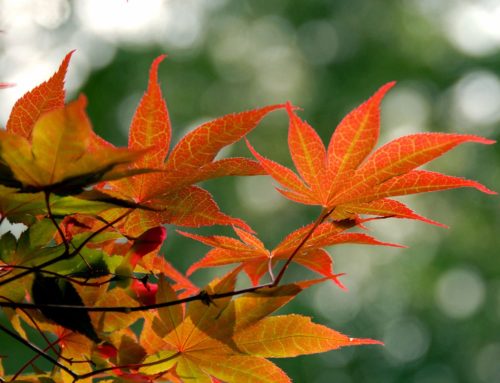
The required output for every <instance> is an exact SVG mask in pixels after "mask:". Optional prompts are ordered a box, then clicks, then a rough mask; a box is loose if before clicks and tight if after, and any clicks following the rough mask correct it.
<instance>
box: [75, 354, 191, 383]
mask: <svg viewBox="0 0 500 383" xmlns="http://www.w3.org/2000/svg"><path fill="white" fill-rule="evenodd" d="M180 354H181V353H180V352H176V353H175V354H173V355H170V356H169V357H167V358H163V359H159V360H157V361H155V362H149V363H140V364H124V365H121V366H120V365H118V366H113V367H106V368H101V369H99V370H94V371H91V372H88V373H86V374H82V375H79V376H78V378H76V379H75V380H74V382H76V381H77V380H80V379H86V378H90V377H92V376H95V375H99V374H101V373H103V372H106V371H112V370H116V369H120V370H121V369H125V368H126V369H131V368H132V369H139V368H141V367H149V366H155V365H157V364H160V363H163V362H167V361H169V360H172V359H174V358H177V357H178V356H179V355H180Z"/></svg>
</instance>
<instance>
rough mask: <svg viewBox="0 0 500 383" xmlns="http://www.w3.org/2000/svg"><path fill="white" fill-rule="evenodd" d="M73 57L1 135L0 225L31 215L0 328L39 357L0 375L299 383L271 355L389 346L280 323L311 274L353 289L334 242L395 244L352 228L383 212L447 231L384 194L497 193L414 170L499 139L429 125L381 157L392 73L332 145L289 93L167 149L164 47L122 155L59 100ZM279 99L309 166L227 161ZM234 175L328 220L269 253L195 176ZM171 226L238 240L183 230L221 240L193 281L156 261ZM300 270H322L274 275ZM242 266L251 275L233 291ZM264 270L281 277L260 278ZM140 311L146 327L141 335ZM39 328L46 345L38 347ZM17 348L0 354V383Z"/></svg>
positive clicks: (294, 151) (6, 237)
mask: <svg viewBox="0 0 500 383" xmlns="http://www.w3.org/2000/svg"><path fill="white" fill-rule="evenodd" d="M71 55H72V53H69V54H68V55H67V56H66V58H65V59H64V60H63V62H62V64H61V66H60V68H59V70H58V71H57V72H56V73H55V74H54V75H53V76H52V77H51V78H50V79H49V80H48V81H46V82H44V83H43V84H41V85H39V86H38V87H36V88H34V89H33V90H32V91H30V92H28V93H27V94H26V95H24V96H23V97H22V98H21V99H20V100H19V101H18V102H17V103H16V104H15V105H14V107H13V110H12V112H11V115H10V118H9V120H8V122H7V125H6V129H5V130H0V217H1V220H2V222H3V221H4V220H8V221H10V222H13V223H17V222H21V223H24V224H25V225H26V230H25V231H24V232H23V233H22V234H21V235H20V237H19V238H16V237H14V236H13V235H12V234H11V233H6V234H3V235H2V236H1V238H0V307H2V310H3V312H4V313H5V315H6V316H7V318H8V320H9V322H10V323H9V326H6V325H3V324H0V331H3V332H4V333H5V334H6V336H11V337H13V338H15V339H16V340H17V341H19V342H21V343H23V344H24V345H25V346H26V347H27V348H31V350H32V351H33V352H34V353H35V354H34V356H33V358H31V359H27V360H26V364H25V365H24V367H23V368H21V369H20V370H18V371H17V372H15V373H11V374H10V375H5V376H4V378H3V380H5V381H25V382H74V381H82V382H92V381H94V380H95V379H98V378H101V379H102V378H104V379H108V380H101V381H106V382H128V381H134V382H137V381H139V382H153V381H172V382H207V383H208V382H288V381H290V380H289V378H288V377H287V375H286V374H285V373H284V372H283V371H282V370H280V369H279V368H278V367H277V366H276V365H275V364H273V363H272V362H270V361H269V360H268V358H282V357H295V356H297V355H303V354H309V353H318V352H324V351H328V350H332V349H336V348H339V347H344V346H353V345H362V344H376V343H379V342H377V341H375V340H371V339H357V338H350V337H348V336H345V335H342V334H340V333H338V332H336V331H334V330H331V329H328V328H326V327H324V326H322V325H319V324H315V323H312V322H311V320H310V318H307V317H304V316H301V315H294V314H292V315H277V316H272V315H271V314H272V313H273V312H274V311H276V310H277V309H279V308H280V307H282V306H284V305H285V304H286V303H288V302H289V301H290V300H292V299H293V298H294V297H295V296H296V295H297V294H299V293H300V291H302V290H303V289H306V288H308V287H310V286H312V285H315V284H317V283H321V282H324V281H328V280H332V281H334V282H335V283H337V284H338V285H340V287H342V284H341V282H340V281H339V278H338V277H339V274H335V273H334V270H333V263H332V260H331V257H330V255H329V253H328V251H327V249H326V248H327V247H329V246H333V245H336V244H341V243H358V244H367V245H389V246H398V245H395V244H390V243H385V242H382V241H380V240H377V239H375V238H373V237H371V236H369V235H367V234H365V233H363V232H359V231H352V230H351V229H353V228H356V227H357V228H361V229H362V228H363V227H364V226H363V223H364V222H366V221H368V220H371V219H374V218H375V219H376V218H380V217H384V218H388V217H393V218H406V219H416V220H421V221H424V222H427V223H434V224H435V223H436V222H434V221H431V220H429V219H427V218H424V217H422V216H420V215H418V214H416V213H414V212H413V211H412V210H411V209H410V208H408V207H407V206H405V205H404V204H403V203H401V202H399V201H396V200H394V199H392V198H390V197H394V196H398V195H405V194H412V193H421V192H428V191H435V190H444V189H450V188H457V187H473V188H476V189H478V190H480V191H483V192H486V193H493V192H492V191H490V190H489V189H487V188H486V187H484V186H483V185H481V184H479V183H477V182H475V181H470V180H465V179H462V178H457V177H452V176H447V175H443V174H439V173H435V172H430V171H427V170H418V169H417V168H418V167H419V166H421V165H423V164H425V163H427V162H429V161H431V160H432V159H434V158H436V157H438V156H440V155H442V154H443V153H445V152H446V151H448V150H450V149H452V148H453V147H455V146H457V145H459V144H462V143H465V142H478V143H483V144H490V143H492V141H490V140H487V139H484V138H481V137H477V136H473V135H460V134H444V133H421V134H415V135H410V136H406V137H402V138H400V139H397V140H394V141H392V142H389V143H388V144H386V145H384V146H382V147H380V148H379V149H376V150H374V147H375V145H376V143H377V140H378V136H379V127H380V103H381V101H382V98H383V96H384V94H385V93H386V92H387V91H388V90H389V88H390V87H391V86H392V85H393V84H392V83H390V84H387V85H385V86H383V87H382V88H381V89H380V90H378V91H377V92H376V93H375V95H374V96H373V97H371V98H370V99H369V100H368V101H366V102H365V103H364V104H362V105H361V106H360V107H358V108H357V109H355V110H354V111H352V112H351V113H350V114H348V115H347V116H346V117H345V118H344V120H343V121H342V122H341V123H340V124H339V126H338V127H337V128H336V129H335V131H334V133H333V135H332V138H331V140H330V143H329V145H328V147H327V148H325V146H324V144H323V142H322V141H321V139H320V138H319V136H318V134H317V133H316V132H315V130H314V129H313V128H312V127H311V126H309V125H308V124H307V123H306V122H304V121H302V120H301V119H300V118H299V117H298V116H297V114H296V112H295V110H296V109H295V108H294V107H293V106H292V105H291V104H290V103H288V104H280V105H271V106H267V107H263V108H260V109H254V110H250V111H247V112H241V113H235V114H230V115H226V116H223V117H221V118H218V119H215V120H213V121H209V122H206V123H204V124H202V125H201V126H199V127H197V128H196V129H194V130H193V131H191V132H189V133H188V134H186V135H185V136H184V137H183V138H181V139H180V141H179V142H178V143H177V144H176V145H175V146H174V147H173V149H172V150H170V144H171V136H172V130H171V129H172V128H171V124H170V120H169V115H168V110H167V106H166V103H165V101H164V99H163V96H162V92H161V88H160V84H159V81H158V66H159V64H160V62H161V61H162V60H163V59H164V56H160V57H158V58H157V59H156V60H154V62H153V64H152V66H151V70H150V74H149V83H148V87H147V90H146V92H145V94H144V96H143V98H142V99H141V101H140V104H139V106H138V107H137V110H136V112H135V115H134V117H133V119H132V123H131V126H130V134H129V144H128V147H127V148H116V147H115V146H113V145H112V144H110V143H108V142H106V141H105V140H103V139H102V138H100V137H99V136H97V135H96V133H95V132H94V131H93V128H92V125H91V123H90V121H89V119H88V117H87V114H86V111H85V108H86V104H87V101H86V99H85V97H84V96H80V97H78V98H77V100H76V101H73V102H70V103H68V104H66V103H65V93H64V78H65V74H66V70H67V68H68V65H69V62H70V58H71ZM7 85H8V84H5V83H2V84H0V87H1V88H4V87H6V86H7ZM277 109H286V111H287V112H288V116H289V136H288V144H289V148H290V154H291V157H292V160H293V163H294V164H295V167H296V168H297V172H298V174H297V173H295V172H293V171H292V170H290V169H288V168H285V167H284V166H282V165H279V164H278V163H276V162H273V161H272V160H269V159H267V158H265V157H264V156H262V155H261V154H259V153H258V152H257V151H256V150H255V149H254V148H253V147H252V145H251V144H250V143H249V142H248V141H247V144H248V147H249V149H250V151H251V153H252V154H253V155H254V157H255V158H256V160H253V159H249V158H223V159H216V156H217V154H218V153H219V151H220V150H221V149H222V148H224V147H225V146H227V145H230V144H233V143H235V142H236V141H239V140H241V139H242V138H245V136H246V135H247V134H248V133H249V132H250V131H252V130H253V129H254V128H255V127H256V126H257V125H258V124H259V122H260V121H261V120H262V118H264V117H265V116H266V115H267V114H268V113H270V112H272V111H275V110H277ZM235 175H236V176H252V175H269V176H271V177H273V178H274V179H275V180H276V181H277V182H278V183H279V185H280V187H279V189H278V190H279V191H280V193H282V194H283V195H284V196H285V197H286V198H289V199H291V200H293V201H295V202H298V203H302V204H307V205H320V206H322V212H321V214H320V216H319V217H318V219H317V220H316V221H314V222H312V223H311V224H309V225H307V226H304V227H302V228H299V229H297V230H295V231H294V232H292V233H290V234H289V235H287V236H286V237H285V238H284V240H283V241H282V242H281V243H279V244H278V245H277V246H275V247H274V248H273V249H272V250H269V249H268V248H267V247H266V246H265V245H264V244H263V243H262V242H261V241H260V240H259V238H258V236H257V235H256V233H255V232H254V231H253V230H252V229H251V228H250V227H249V226H248V225H247V224H246V223H245V222H244V221H243V220H242V219H239V218H234V217H231V216H228V215H227V214H224V213H223V212H221V211H220V209H219V208H218V206H217V204H216V203H215V201H214V200H213V198H212V196H211V195H210V194H209V193H208V192H207V191H206V190H204V189H203V188H201V187H199V186H196V184H197V183H199V182H200V181H204V180H208V179H213V178H219V177H226V176H235ZM370 216H371V217H370ZM164 224H171V225H177V226H184V227H192V228H195V227H200V226H211V225H230V226H232V227H233V229H234V231H235V233H236V237H237V238H236V237H227V236H217V235H214V236H208V237H207V236H201V235H198V234H194V233H191V232H189V233H188V232H185V231H182V232H181V234H183V235H185V236H187V237H190V238H192V239H194V240H197V241H200V242H202V243H204V244H206V245H208V246H210V247H211V250H209V251H208V253H207V254H206V255H205V256H204V257H202V258H201V259H200V260H199V261H198V262H196V263H194V264H193V265H191V267H190V268H189V269H188V270H187V272H186V273H187V275H185V274H183V273H182V272H180V271H178V270H176V269H175V268H174V267H173V266H172V265H171V264H170V263H169V262H168V261H167V260H166V258H165V256H164V255H162V254H161V253H160V248H161V245H162V243H163V242H164V241H165V240H166V238H167V232H166V230H165V227H164V226H163V225H164ZM168 256H169V255H168V254H167V257H168ZM292 262H295V263H297V264H299V265H301V266H303V267H306V268H308V269H310V270H312V271H313V272H315V273H317V274H319V276H318V278H317V279H315V280H309V281H306V280H305V281H297V282H296V283H294V284H285V285H284V284H282V283H280V282H281V280H282V277H283V275H284V273H285V271H286V270H287V267H288V266H289V265H290V263H292ZM228 264H235V268H234V270H233V271H232V272H230V273H229V274H227V275H226V276H224V277H221V278H216V279H215V280H214V281H212V282H211V283H210V284H209V285H208V286H206V287H204V288H199V287H197V286H195V285H194V284H193V283H192V282H191V281H190V280H189V278H188V277H189V276H190V275H191V274H192V273H193V272H195V271H196V270H199V269H202V268H206V267H216V266H221V265H228ZM242 272H244V273H246V274H247V275H248V277H249V278H250V280H251V282H252V285H251V286H249V287H247V288H243V289H241V290H237V289H236V281H237V278H238V276H239V275H240V273H242ZM265 276H267V279H268V280H269V279H270V280H271V282H268V283H262V280H263V279H264V277H265ZM141 319H142V320H143V322H142V325H141V326H140V327H139V328H140V330H137V329H136V330H135V331H133V330H132V329H131V328H132V327H131V326H133V325H134V324H136V323H139V322H138V321H139V320H141ZM28 328H32V329H34V331H35V332H38V333H39V334H41V337H42V338H41V339H43V342H41V343H40V344H38V345H35V344H33V342H32V340H31V336H30V335H29V334H32V332H33V331H27V329H28ZM134 328H135V327H134ZM49 334H51V335H49ZM2 353H5V351H4V350H2ZM11 357H12V355H8V354H7V355H6V356H5V359H4V360H3V361H1V360H0V375H4V373H3V369H2V363H4V364H5V365H9V358H11ZM41 358H43V359H47V360H49V361H50V362H51V363H52V365H53V369H52V370H51V371H40V370H39V369H38V368H37V367H36V364H37V361H38V360H39V359H41Z"/></svg>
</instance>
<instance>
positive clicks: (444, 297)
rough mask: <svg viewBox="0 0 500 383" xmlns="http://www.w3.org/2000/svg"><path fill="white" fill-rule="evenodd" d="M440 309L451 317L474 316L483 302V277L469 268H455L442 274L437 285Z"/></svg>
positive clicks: (437, 300) (436, 292) (437, 299)
mask: <svg viewBox="0 0 500 383" xmlns="http://www.w3.org/2000/svg"><path fill="white" fill-rule="evenodd" d="M435 294H436V302H437V305H438V307H439V309H440V310H441V311H442V312H443V313H444V314H446V315H447V316H449V317H451V318H456V319H464V318H468V317H470V316H472V315H473V314H474V313H475V312H476V311H477V310H478V309H479V308H480V307H481V305H482V304H483V302H484V297H485V285H484V281H483V279H482V277H481V276H480V275H479V274H478V273H477V272H476V271H474V270H472V269H469V268H455V269H451V270H448V271H446V272H445V273H444V274H442V275H441V277H440V278H439V280H438V282H437V286H436V291H435Z"/></svg>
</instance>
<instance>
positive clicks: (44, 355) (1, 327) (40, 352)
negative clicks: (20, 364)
mask: <svg viewBox="0 0 500 383" xmlns="http://www.w3.org/2000/svg"><path fill="white" fill-rule="evenodd" d="M0 330H2V331H3V332H4V333H6V334H7V335H9V336H10V337H12V338H14V339H15V340H17V341H18V342H20V343H22V344H24V345H25V346H26V347H28V348H30V349H31V350H32V351H34V352H36V353H37V354H38V355H40V356H41V357H42V358H44V359H47V360H48V361H49V362H50V363H52V364H53V365H54V366H57V367H59V368H61V369H62V370H64V371H66V372H67V373H68V374H69V375H71V376H72V377H73V379H75V380H76V379H78V375H77V374H75V373H74V372H73V371H71V369H69V368H68V367H66V366H65V365H64V364H61V363H59V361H58V360H57V359H55V358H53V357H52V356H50V355H48V354H47V353H46V352H45V351H43V350H42V349H41V348H39V347H37V346H35V345H34V344H32V343H30V342H28V341H27V340H25V339H24V338H22V337H21V336H20V335H18V334H16V333H15V332H13V331H11V330H10V329H8V328H7V327H5V326H4V325H2V324H0Z"/></svg>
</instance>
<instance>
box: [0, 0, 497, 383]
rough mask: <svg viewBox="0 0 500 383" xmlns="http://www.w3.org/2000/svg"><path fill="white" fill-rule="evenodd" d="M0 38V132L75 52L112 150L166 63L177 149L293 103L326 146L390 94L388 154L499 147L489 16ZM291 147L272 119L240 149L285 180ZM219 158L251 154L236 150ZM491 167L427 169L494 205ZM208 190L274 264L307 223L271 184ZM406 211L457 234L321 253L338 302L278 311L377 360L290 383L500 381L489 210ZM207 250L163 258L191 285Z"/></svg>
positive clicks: (322, 294) (302, 18)
mask: <svg viewBox="0 0 500 383" xmlns="http://www.w3.org/2000/svg"><path fill="white" fill-rule="evenodd" d="M0 30H2V31H3V32H2V33H1V34H0V68H1V72H0V80H1V81H8V82H15V83H16V84H17V87H15V88H12V89H8V90H3V91H2V92H1V93H0V105H2V108H1V110H0V123H1V125H3V126H4V125H5V121H6V119H7V116H8V113H9V111H10V107H11V106H12V105H13V103H14V102H15V100H16V99H17V98H18V97H19V96H20V95H21V94H23V93H24V92H25V91H27V90H29V89H30V88H32V87H33V86H34V85H35V84H38V83H39V82H41V81H43V80H45V79H46V78H48V77H49V76H50V74H51V73H53V72H54V71H55V69H56V68H57V65H58V63H59V62H60V60H61V59H62V57H63V56H64V54H65V53H66V52H68V51H69V50H71V49H76V50H77V52H76V54H75V56H74V59H73V61H72V64H71V68H70V70H69V74H68V81H67V85H68V89H69V96H70V98H74V97H75V96H76V95H77V94H78V93H79V92H83V93H85V94H86V95H87V96H88V98H89V107H88V110H89V114H90V116H91V119H92V121H93V124H94V127H95V129H96V131H97V132H98V133H99V134H101V135H102V136H103V137H105V138H106V139H109V140H111V141H113V142H114V143H116V144H120V145H124V144H126V142H127V131H128V125H129V122H130V118H131V116H132V114H133V111H134V108H135V107H136V105H137V103H138V101H139V99H140V97H141V95H142V93H143V91H144V89H145V86H146V82H147V74H148V69H149V65H150V63H151V62H152V60H153V59H154V58H155V57H156V56H157V55H158V54H160V53H167V54H168V55H169V57H168V59H167V60H166V61H165V62H164V63H163V64H162V65H161V67H160V81H161V83H162V88H163V91H164V95H165V97H166V99H167V104H168V107H169V111H170V117H171V120H172V124H173V129H174V142H175V140H176V139H177V138H178V137H179V136H181V135H182V134H184V133H185V132H186V131H188V130H189V129H191V128H193V127H194V126H196V125H197V124H198V123H200V122H202V121H206V120H208V119H209V118H213V117H217V116H220V115H223V114H226V113H231V112H236V111H241V110H245V109H250V108H254V107H257V106H262V105H265V104H270V103H281V102H284V101H286V100H290V101H292V102H293V103H294V104H296V105H299V106H301V107H302V108H304V110H303V111H302V112H301V116H302V117H303V118H305V119H306V120H307V121H308V122H309V123H310V124H311V125H312V126H314V127H315V128H316V129H317V130H318V132H319V133H320V135H321V136H322V138H323V139H324V140H328V139H329V137H330V135H331V134H332V132H333V129H334V128H335V126H336V124H337V123H338V122H339V121H340V119H341V118H342V117H343V116H344V115H345V114H346V113H347V112H348V111H349V110H351V109H352V108H354V107H355V106H357V105H358V104H360V103H361V102H363V101H364V100H365V99H367V98H368V97H369V96H370V95H371V94H372V93H373V92H374V91H375V90H376V89H377V88H378V87H379V86H381V85H382V84H384V83H385V82H387V81H391V80H397V81H398V84H397V86H396V87H395V88H394V89H393V90H391V92H390V93H389V94H388V95H387V97H386V98H385V100H384V103H383V112H382V133H381V143H383V142H387V141H388V140H390V139H393V138H395V137H398V136H401V135H404V134H409V133H413V132H419V131H445V132H461V133H471V134H479V135H483V136H486V137H488V138H492V139H498V135H499V129H498V123H499V120H500V79H499V73H498V72H499V70H500V5H499V4H498V2H496V1H489V0H476V1H467V0H442V1H434V0H405V1H402V0H400V1H396V0H370V1H366V0H365V1H363V0H350V1H327V0H309V1H292V0H272V1H269V0H247V1H244V0H241V1H228V0H205V1H203V0H170V1H167V0H164V1H162V0H148V1H141V0H129V1H128V2H127V1H125V0H106V1H102V0H79V1H68V0H51V1H43V0H39V1H37V0H0ZM286 135H287V118H286V116H285V114H284V113H283V112H276V113H274V114H273V115H272V116H270V117H269V118H267V119H266V120H265V121H264V122H263V123H262V124H261V126H259V127H258V128H257V129H256V130H255V131H254V132H253V133H252V134H251V135H250V140H251V142H252V143H253V145H254V146H255V147H256V148H257V149H258V150H259V151H260V152H261V153H263V154H265V155H266V156H268V157H271V158H273V159H274V160H276V161H279V162H281V163H283V164H286V165H290V164H291V160H290V158H289V155H288V148H287V144H286ZM224 154H225V155H229V154H231V155H237V154H241V155H245V156H248V155H249V153H248V152H247V151H246V149H245V148H244V146H243V145H236V146H235V147H234V148H231V149H229V150H228V151H226V152H224ZM499 163H500V149H499V147H498V145H495V146H489V147H484V146H480V145H464V147H461V148H458V149H456V150H455V151H453V152H452V153H449V154H448V155H446V156H445V157H444V158H442V159H439V160H437V161H435V162H434V163H433V164H431V166H429V168H430V169H433V170H437V171H441V172H444V173H448V174H452V175H460V176H465V177H468V178H471V179H476V180H479V181H480V182H483V183H484V184H486V185H487V186H488V187H490V188H492V189H494V190H500V167H499V166H498V165H499ZM204 186H205V187H206V188H207V189H209V190H210V191H212V192H213V194H214V197H215V199H216V201H217V202H218V203H219V204H220V206H221V208H222V209H223V211H225V212H227V213H229V214H231V215H234V216H238V217H241V218H243V219H245V220H246V221H247V222H248V223H249V224H250V225H251V226H252V227H253V228H254V229H255V230H256V231H257V232H258V233H259V235H260V237H261V238H262V239H263V240H264V241H265V242H266V244H267V245H268V246H269V248H272V247H273V246H274V245H276V244H277V243H278V242H279V241H280V240H281V239H282V237H283V236H285V235H286V234H287V233H289V232H290V231H292V230H294V229H296V228H297V227H299V226H301V225H303V224H306V223H308V222H310V221H312V220H313V219H314V218H315V217H316V215H317V213H318V210H317V209H315V208H313V207H309V208H304V207H301V206H298V205H296V204H294V203H292V202H288V201H286V200H284V199H282V198H281V197H280V196H279V195H278V193H277V192H275V191H274V188H273V183H272V182H271V181H270V180H269V179H267V178H265V177H255V178H244V179H243V178H237V179H236V178H235V179H225V180H216V181H214V182H208V183H206V184H205V185H204ZM404 201H405V202H408V204H409V205H410V206H411V207H413V208H414V209H415V210H416V211H417V212H418V213H420V214H423V215H426V216H428V217H429V218H432V219H436V220H438V221H440V222H443V223H445V224H447V225H449V226H450V229H448V230H446V229H442V228H438V227H433V226H429V225H425V224H423V223H418V222H406V221H401V220H392V221H391V220H386V221H384V222H375V223H373V224H371V225H370V226H369V229H370V231H371V234H373V235H375V236H376V237H377V238H379V239H381V240H383V241H395V242H399V243H402V244H404V245H407V246H409V248H408V249H393V248H381V247H372V248H370V247H362V246H351V245H346V246H340V247H335V248H332V249H330V250H331V254H332V255H333V258H334V261H335V270H336V272H345V273H347V276H346V277H344V278H343V282H344V283H345V284H346V285H347V286H348V288H349V291H348V292H344V291H341V290H339V289H338V288H337V287H336V286H334V285H333V284H331V285H330V284H323V285H321V286H316V287H314V288H311V289H310V290H309V291H306V292H305V293H303V295H302V296H301V297H299V298H298V299H297V300H296V301H295V302H294V303H293V304H291V305H290V306H287V308H286V310H287V311H289V312H300V313H304V314H307V315H310V316H312V317H313V318H314V320H315V321H316V322H319V323H323V324H325V325H328V326H329V327H332V328H334V329H336V330H338V331H341V332H343V333H346V334H349V335H351V336H355V337H371V338H375V339H380V340H382V341H384V342H385V347H375V346H372V347H360V348H351V349H343V350H338V351H332V352H329V353H325V354H322V355H313V356H307V357H299V358H295V359H289V360H278V361H277V363H278V364H279V365H280V366H282V367H283V368H284V369H285V371H286V372H287V373H288V374H289V376H290V377H291V378H292V379H293V380H294V381H296V382H307V383H329V382H335V383H357V382H366V383H378V382H380V383H396V382H398V383H399V382H405V383H406V382H409V383H469V382H470V383H473V382H474V383H476V382H480V383H482V382H484V383H493V382H500V261H499V258H498V253H499V250H498V248H499V244H500V243H499V237H498V236H499V234H500V230H499V228H500V209H499V208H498V204H499V199H498V197H496V196H487V195H483V194H481V193H479V192H477V191H475V190H456V191H448V192H442V193H438V194H429V195H421V196H416V197H411V198H405V199H404ZM215 231H216V232H218V233H229V232H228V231H227V230H226V229H224V228H217V230H215ZM197 232H202V233H207V232H209V231H207V230H198V231H197ZM211 232H214V230H211ZM206 250H207V249H206V248H204V247H202V246H201V245H198V244H196V243H193V242H191V241H189V240H187V239H185V238H181V237H179V236H178V235H176V233H175V232H174V230H170V231H169V239H168V240H167V244H166V246H165V252H164V253H165V256H166V257H167V259H168V260H169V261H171V262H172V263H174V264H175V265H177V266H178V267H179V268H180V269H181V270H185V269H186V268H187V266H188V265H189V264H190V263H192V262H193V261H195V260H197V259H199V258H200V257H201V256H202V255H203V254H204V252H205V251H206ZM221 273H222V270H209V271H208V272H205V271H201V272H199V274H200V275H198V274H195V279H196V280H197V281H198V282H199V283H202V282H203V281H206V280H208V279H209V278H210V277H212V276H214V275H217V274H219V275H220V274H221ZM304 273H305V272H304V271H303V270H302V269H299V268H294V269H293V270H292V272H291V273H290V274H289V275H288V276H289V278H290V279H293V278H294V277H304ZM0 355H10V357H9V358H8V359H7V360H5V361H4V363H5V364H6V365H7V366H9V365H10V364H11V362H13V363H12V364H11V366H12V365H14V366H16V365H19V364H21V363H22V362H23V361H26V360H27V359H28V358H29V357H30V355H31V354H30V353H29V352H27V351H25V350H24V349H23V348H22V347H18V346H17V345H14V344H12V342H11V341H10V340H9V339H8V338H6V337H5V336H4V335H2V334H0Z"/></svg>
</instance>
